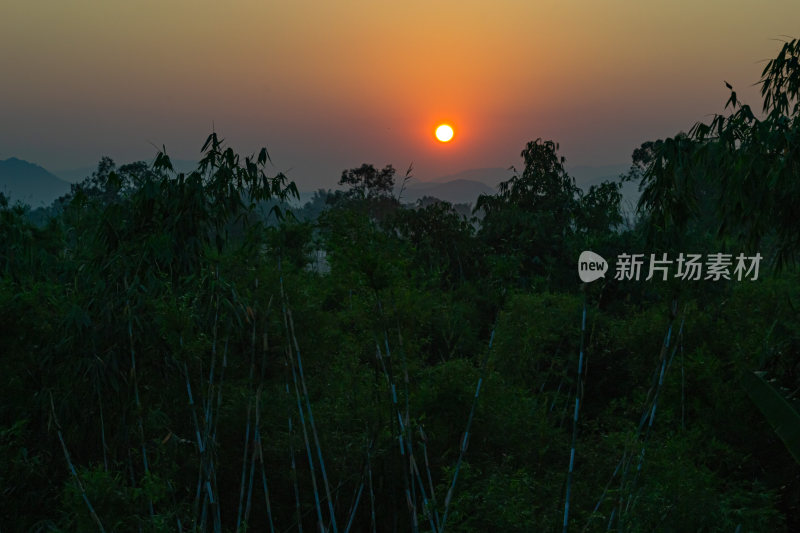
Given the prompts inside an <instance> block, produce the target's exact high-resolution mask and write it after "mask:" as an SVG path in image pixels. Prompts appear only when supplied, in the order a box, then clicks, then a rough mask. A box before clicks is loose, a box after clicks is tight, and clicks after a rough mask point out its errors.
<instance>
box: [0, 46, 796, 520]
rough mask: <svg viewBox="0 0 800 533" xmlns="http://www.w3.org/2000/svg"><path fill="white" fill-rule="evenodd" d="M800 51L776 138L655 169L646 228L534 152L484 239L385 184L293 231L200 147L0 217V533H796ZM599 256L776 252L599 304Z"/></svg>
mask: <svg viewBox="0 0 800 533" xmlns="http://www.w3.org/2000/svg"><path fill="white" fill-rule="evenodd" d="M798 57H800V45H798V42H797V41H792V42H790V43H787V44H786V45H785V46H784V47H783V48H782V50H781V52H780V54H779V55H778V56H777V57H776V59H774V60H773V61H772V62H770V63H769V64H768V65H767V67H766V69H765V70H764V73H763V77H762V93H763V96H764V108H763V115H762V116H763V118H757V117H756V114H755V113H754V112H753V111H752V110H751V109H750V108H749V107H748V106H746V105H744V104H742V103H741V102H739V100H738V99H737V98H736V94H735V93H733V92H732V93H731V98H730V102H729V104H730V105H731V107H732V111H731V114H730V115H727V116H720V117H716V118H714V119H713V120H712V121H711V123H710V124H708V125H706V124H702V123H701V124H698V125H696V126H695V127H694V128H693V129H692V130H691V131H690V133H689V134H680V135H677V136H676V137H674V138H670V139H665V140H660V141H656V142H649V143H645V144H643V145H642V146H641V147H640V148H639V149H637V150H636V152H635V153H634V158H633V159H634V161H633V163H634V164H633V167H632V169H631V172H630V174H629V175H628V176H626V177H625V179H634V180H637V181H641V184H642V187H643V195H642V203H641V206H640V207H641V210H640V217H639V218H638V220H636V221H635V222H634V223H632V224H624V223H623V220H622V217H621V215H620V206H619V202H620V194H619V184H618V183H604V184H603V185H601V186H599V187H594V188H592V189H591V190H589V191H588V192H586V193H584V192H582V191H581V190H580V189H578V188H577V187H576V186H575V183H574V180H573V179H572V178H571V177H570V176H569V175H568V174H567V173H566V172H565V171H564V167H563V159H562V158H561V157H560V156H559V154H558V147H557V145H555V144H554V143H552V142H549V141H541V140H536V141H533V142H531V143H528V145H527V146H526V147H525V149H524V150H523V151H522V160H523V161H522V163H523V170H522V171H521V172H520V173H517V174H515V175H514V177H512V178H511V179H510V180H509V181H506V182H505V183H503V184H502V185H501V186H500V190H499V192H498V194H497V195H494V196H485V197H482V198H481V199H480V201H479V202H478V205H477V211H476V213H475V214H476V215H480V219H478V218H477V217H476V218H474V219H470V218H468V217H464V216H463V215H462V214H460V213H459V212H457V211H456V210H455V209H454V208H453V207H452V206H451V205H449V204H447V203H443V202H435V201H431V200H428V201H425V202H423V203H421V204H420V205H419V206H417V207H416V208H410V207H407V206H403V205H401V204H400V202H399V201H398V200H397V199H396V198H395V197H394V196H393V195H392V191H393V186H394V184H395V181H396V172H395V170H394V168H393V167H391V166H387V167H384V168H383V169H376V168H375V167H373V166H372V165H363V166H361V167H359V168H355V169H351V170H346V171H345V172H344V173H343V174H342V177H341V184H342V185H345V186H347V190H346V191H345V192H340V193H338V194H337V193H328V192H325V191H320V192H319V193H318V194H317V195H316V196H315V197H314V199H313V200H312V201H311V202H309V204H307V205H306V207H305V208H304V209H302V210H299V211H298V212H297V216H295V214H292V213H287V212H286V210H285V209H284V208H283V207H282V206H285V200H287V199H288V198H289V197H290V196H291V195H292V194H296V189H295V188H294V186H293V185H292V184H291V183H288V182H287V180H286V178H285V177H284V176H281V175H279V176H277V177H274V178H273V177H267V176H266V175H265V174H264V168H265V165H266V163H267V162H268V155H267V153H266V151H265V150H264V151H262V152H261V153H260V154H259V155H258V156H257V157H253V158H245V159H243V160H242V159H240V158H239V156H237V155H236V154H235V153H234V152H233V150H231V149H230V148H226V147H225V146H224V145H223V143H222V141H221V140H219V139H218V138H217V137H216V136H215V135H213V134H212V135H211V136H210V137H209V138H208V140H207V142H206V143H205V146H204V147H203V150H202V152H203V159H202V161H201V163H200V166H199V168H198V170H197V171H196V172H192V173H189V174H179V173H176V172H174V171H173V170H172V169H171V164H170V161H169V158H168V157H167V156H166V154H165V153H164V152H161V153H159V154H158V156H157V157H156V159H155V161H154V163H153V164H152V165H146V164H143V163H136V164H132V165H125V166H122V167H119V168H117V167H116V166H115V165H114V163H113V162H112V161H110V160H107V159H104V160H102V161H101V162H100V164H99V165H98V168H97V171H96V172H95V174H94V175H93V176H92V177H91V178H90V179H87V180H86V181H84V182H83V183H82V184H81V185H79V186H76V187H74V188H73V190H72V192H71V193H70V194H69V195H68V196H66V197H64V198H62V199H60V200H59V201H57V202H56V203H55V204H54V205H53V206H51V207H50V208H49V209H48V210H47V211H46V212H42V211H39V212H38V214H37V217H38V218H37V219H36V223H34V222H32V221H31V219H30V215H31V213H30V212H28V211H27V209H26V208H24V207H21V206H10V205H8V202H7V201H5V199H3V198H0V275H1V276H2V277H1V278H0V324H2V325H1V326H0V351H1V352H2V355H0V376H2V385H3V386H2V388H1V389H0V395H2V401H0V530H2V531H3V532H6V531H81V532H83V531H98V530H99V531H215V532H217V531H244V530H251V531H280V532H283V531H295V530H298V531H300V530H306V531H321V530H324V531H342V532H345V531H418V530H421V531H435V532H443V531H509V532H511V531H519V532H530V531H558V530H563V531H567V530H568V529H569V530H571V531H625V532H644V531H674V532H686V531H729V532H731V533H733V532H739V531H741V532H744V531H769V532H772V531H797V530H798V529H800V521H798V520H799V519H798V517H800V507H799V506H798V502H799V501H800V468H799V467H798V464H797V462H796V461H797V460H798V459H800V444H798V428H800V423H799V421H800V417H798V415H797V410H796V407H797V400H796V393H797V391H798V389H800V374H799V372H800V358H798V354H799V353H800V352H799V350H800V323H799V322H800V312H799V311H798V306H800V285H798V279H799V278H800V276H798V271H797V268H796V265H795V262H794V261H795V259H796V257H797V252H798V246H800V240H798V239H799V237H798V235H800V223H799V222H798V218H797V212H796V207H795V206H796V205H797V204H798V202H800V142H798V135H799V134H800V122H798V121H799V120H800V114H798V90H799V88H800V66H798ZM462 212H463V211H462ZM317 250H322V251H324V252H326V255H325V259H324V262H325V268H324V269H319V268H311V265H310V263H311V262H312V261H311V257H312V256H311V254H312V252H314V251H317ZM582 250H593V251H595V252H597V253H599V254H600V255H602V256H603V257H605V258H607V259H609V260H610V262H613V258H615V257H616V256H617V255H618V254H620V253H634V252H640V253H646V254H648V255H649V253H658V254H660V253H663V252H668V253H670V254H677V253H680V252H698V253H700V252H701V253H715V252H728V253H732V254H734V255H735V254H737V253H739V252H746V253H748V254H753V253H755V252H756V251H758V252H760V253H761V254H762V255H763V256H764V257H765V260H764V263H763V264H762V269H761V272H760V275H759V278H758V279H757V280H756V281H750V280H746V281H741V282H737V281H735V280H731V281H726V280H722V281H717V282H713V281H685V280H675V279H670V280H668V281H655V280H653V281H644V276H642V278H641V279H640V281H638V282H634V281H619V280H615V279H614V276H613V267H612V270H611V271H610V272H609V273H607V275H606V277H605V279H603V280H599V281H597V282H594V283H592V284H589V285H581V284H580V283H579V281H578V278H577V276H576V272H575V270H576V262H577V257H578V255H579V254H580V252H581V251H582ZM778 267H780V268H778ZM754 371H758V374H756V373H754Z"/></svg>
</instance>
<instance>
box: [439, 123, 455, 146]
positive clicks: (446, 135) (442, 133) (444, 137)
mask: <svg viewBox="0 0 800 533" xmlns="http://www.w3.org/2000/svg"><path fill="white" fill-rule="evenodd" d="M436 138H437V139H439V141H440V142H443V143H447V142H450V141H451V140H452V139H453V128H452V127H450V126H448V125H447V124H442V125H441V126H439V127H437V128H436Z"/></svg>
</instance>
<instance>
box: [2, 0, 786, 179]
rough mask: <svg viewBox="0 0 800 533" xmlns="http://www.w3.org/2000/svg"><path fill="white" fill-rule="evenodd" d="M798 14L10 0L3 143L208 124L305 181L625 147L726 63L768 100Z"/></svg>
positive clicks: (66, 161) (67, 164) (705, 7)
mask: <svg viewBox="0 0 800 533" xmlns="http://www.w3.org/2000/svg"><path fill="white" fill-rule="evenodd" d="M759 4H760V5H759ZM798 21H800V2H798V1H797V0H787V1H771V2H763V3H756V2H752V1H747V2H745V1H733V0H726V1H707V2H698V1H696V0H690V1H689V0H687V1H675V0H672V1H664V2H656V1H626V2H623V1H596V0H585V1H578V0H573V1H567V2H564V1H553V2H547V1H522V0H519V1H513V0H507V1H495V2H488V1H480V2H478V1H468V0H460V1H458V2H442V1H439V2H427V1H426V2H422V1H419V2H417V1H409V0H406V1H404V2H391V3H389V2H384V1H364V2H358V1H343V0H339V1H335V2H334V1H325V2H323V1H318V2H303V1H294V2H265V1H243V0H240V1H236V0H232V1H228V2H220V1H214V2H210V1H205V0H192V1H184V0H168V1H164V0H160V1H158V2H155V1H152V2H151V1H127V2H122V1H100V0H97V1H93V2H90V1H82V0H71V1H69V2H65V1H63V0H53V1H49V0H35V1H31V0H25V1H17V0H4V2H3V5H2V7H0V159H5V158H7V157H11V156H16V157H20V158H23V159H27V160H30V161H33V162H36V163H39V164H41V165H43V166H45V167H46V168H48V169H50V170H53V171H58V170H63V169H69V168H76V167H86V166H92V165H94V164H96V162H97V161H98V159H99V158H100V157H101V156H102V155H109V156H111V157H113V158H114V159H115V160H117V161H118V162H127V161H131V160H138V159H147V160H152V158H153V157H154V156H155V154H156V148H155V147H154V146H153V145H156V146H158V147H160V146H161V145H162V144H163V145H166V148H167V152H168V153H169V154H170V155H171V156H172V157H174V158H176V159H196V158H197V157H199V150H200V147H201V146H202V143H203V141H204V140H205V138H206V136H207V135H208V134H209V133H210V132H211V130H212V125H213V127H214V128H215V129H216V131H217V132H218V133H220V134H221V135H222V136H223V137H224V138H225V139H226V140H227V142H228V144H229V145H231V146H233V148H234V149H235V150H237V151H239V152H240V153H243V154H250V153H253V152H255V151H257V149H258V148H259V147H261V146H266V147H267V149H268V150H269V152H270V154H271V155H272V158H273V161H274V163H275V165H276V167H277V170H282V171H285V172H287V174H288V175H289V177H290V178H292V179H294V180H295V181H297V183H298V185H300V186H301V188H305V189H309V188H312V187H316V186H328V187H332V186H333V185H334V184H335V182H336V181H337V180H338V178H339V175H340V174H341V171H342V170H343V169H345V168H351V167H355V166H359V165H360V164H361V163H364V162H367V163H374V164H375V165H376V166H383V165H385V164H387V163H392V164H393V165H394V166H395V167H397V168H398V169H400V170H402V171H404V170H405V168H406V167H407V166H408V165H409V163H412V162H413V163H414V167H415V169H416V172H415V174H416V176H417V177H419V178H421V179H426V178H434V177H437V176H441V175H443V174H449V173H454V172H458V171H460V170H464V169H469V168H479V167H507V166H509V165H512V164H516V165H519V161H520V157H519V153H520V151H521V150H522V148H523V147H524V145H525V143H526V142H527V141H529V140H533V139H535V138H537V137H542V138H544V139H552V140H555V141H557V142H559V143H560V145H561V154H562V155H564V156H566V158H567V162H568V164H572V165H609V164H626V163H628V162H629V161H630V155H631V153H632V151H633V149H634V148H636V147H637V146H638V145H639V144H641V143H642V142H644V141H646V140H651V139H655V138H659V137H664V136H667V135H673V134H675V133H677V132H678V131H680V130H687V129H688V128H690V127H691V125H692V124H693V123H694V122H695V121H697V120H701V119H704V118H707V116H708V115H709V114H711V113H715V112H721V111H722V108H723V105H724V103H725V101H726V100H727V97H728V93H727V91H726V89H725V86H724V83H723V81H725V80H727V81H729V82H731V83H732V84H733V85H734V86H735V88H736V89H737V92H738V93H739V94H740V96H741V97H743V98H744V100H745V101H746V102H749V103H751V104H753V106H754V107H759V108H760V100H759V98H758V93H757V88H755V87H753V86H752V84H753V83H755V82H756V81H758V79H759V77H760V74H761V70H762V69H763V66H764V60H766V59H769V58H771V57H773V56H774V55H775V53H776V52H777V51H778V49H779V47H780V43H779V42H777V41H776V40H775V39H779V38H781V36H782V35H784V36H785V35H787V34H788V35H791V32H796V31H797V24H798ZM796 36H797V35H792V37H796ZM440 121H449V122H450V123H451V124H453V126H454V128H455V131H456V136H455V139H454V140H453V141H452V142H451V143H450V144H449V145H441V144H439V143H437V142H436V141H435V140H434V137H433V131H434V127H435V126H436V124H437V123H438V122H440Z"/></svg>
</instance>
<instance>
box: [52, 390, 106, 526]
mask: <svg viewBox="0 0 800 533" xmlns="http://www.w3.org/2000/svg"><path fill="white" fill-rule="evenodd" d="M50 412H51V413H53V422H55V426H56V433H57V434H58V440H59V442H61V449H62V451H63V452H64V459H65V460H66V461H67V466H68V467H69V471H70V473H71V474H72V477H73V478H75V483H76V484H77V485H78V490H79V491H80V493H81V498H82V499H83V503H85V504H86V508H87V509H88V510H89V515H90V516H91V517H92V520H94V522H95V524H97V529H99V530H100V533H105V531H106V530H105V528H104V527H103V523H102V522H101V521H100V517H99V516H97V513H96V512H95V510H94V507H93V506H92V502H90V501H89V496H88V495H87V494H86V489H85V488H84V487H83V483H81V478H80V477H79V476H78V471H77V470H76V469H75V465H74V464H72V459H71V458H70V455H69V450H68V449H67V444H66V443H65V442H64V436H63V435H62V434H61V424H59V423H58V417H57V416H56V408H55V405H54V404H53V395H52V393H51V394H50Z"/></svg>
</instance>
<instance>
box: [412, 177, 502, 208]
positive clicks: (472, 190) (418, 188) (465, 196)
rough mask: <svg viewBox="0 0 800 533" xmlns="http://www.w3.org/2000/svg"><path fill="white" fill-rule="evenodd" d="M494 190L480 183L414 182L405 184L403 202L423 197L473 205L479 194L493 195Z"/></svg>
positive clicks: (462, 180) (461, 181)
mask: <svg viewBox="0 0 800 533" xmlns="http://www.w3.org/2000/svg"><path fill="white" fill-rule="evenodd" d="M495 192H496V191H495V190H494V188H492V187H490V186H488V185H487V184H485V183H483V182H480V181H473V180H467V179H455V180H452V181H447V182H444V183H436V182H422V181H414V182H411V183H408V184H406V189H405V190H404V191H403V197H402V199H401V200H402V201H403V202H416V201H417V200H419V199H420V198H422V197H424V196H433V197H434V198H438V199H439V200H445V201H447V202H450V203H453V204H473V205H474V204H475V202H476V200H477V199H478V196H480V195H481V194H494V193H495Z"/></svg>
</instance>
